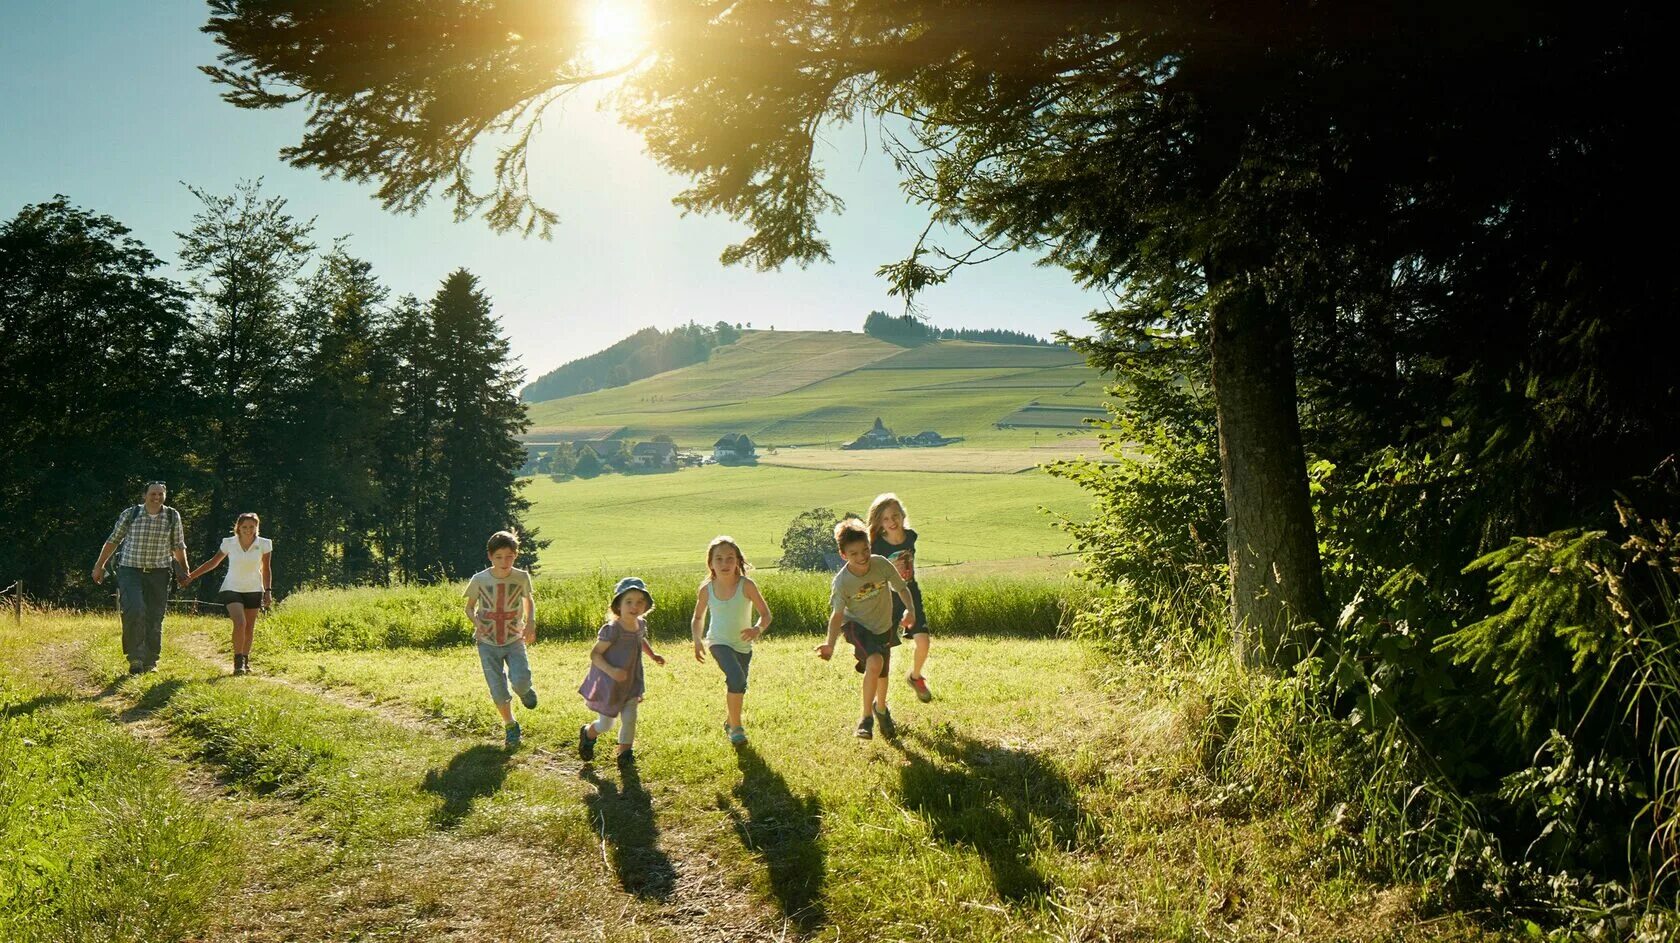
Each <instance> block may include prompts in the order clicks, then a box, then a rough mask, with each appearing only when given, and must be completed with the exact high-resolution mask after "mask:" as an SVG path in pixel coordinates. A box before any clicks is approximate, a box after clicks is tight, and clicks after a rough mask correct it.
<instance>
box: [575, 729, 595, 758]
mask: <svg viewBox="0 0 1680 943" xmlns="http://www.w3.org/2000/svg"><path fill="white" fill-rule="evenodd" d="M578 756H579V757H580V758H581V759H584V760H593V759H594V758H595V738H594V737H591V736H590V735H589V725H588V724H584V725H583V726H582V727H579V728H578Z"/></svg>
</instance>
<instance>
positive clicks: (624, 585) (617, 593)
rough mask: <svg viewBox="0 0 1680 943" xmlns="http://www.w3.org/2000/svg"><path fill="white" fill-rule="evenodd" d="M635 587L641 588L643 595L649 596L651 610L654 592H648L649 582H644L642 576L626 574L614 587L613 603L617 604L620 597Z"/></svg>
mask: <svg viewBox="0 0 1680 943" xmlns="http://www.w3.org/2000/svg"><path fill="white" fill-rule="evenodd" d="M633 589H639V590H641V591H642V593H643V595H645V596H647V598H648V609H649V610H650V611H651V610H652V609H653V593H650V592H648V588H647V584H646V583H644V582H642V578H641V577H639V576H626V577H625V578H624V579H621V580H619V581H618V585H617V586H614V587H613V598H612V604H613V605H614V606H617V605H618V600H619V598H620V597H622V596H623V595H624V594H625V593H628V592H629V591H631V590H633Z"/></svg>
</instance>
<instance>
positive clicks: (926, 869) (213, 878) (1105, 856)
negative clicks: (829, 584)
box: [0, 577, 1492, 943]
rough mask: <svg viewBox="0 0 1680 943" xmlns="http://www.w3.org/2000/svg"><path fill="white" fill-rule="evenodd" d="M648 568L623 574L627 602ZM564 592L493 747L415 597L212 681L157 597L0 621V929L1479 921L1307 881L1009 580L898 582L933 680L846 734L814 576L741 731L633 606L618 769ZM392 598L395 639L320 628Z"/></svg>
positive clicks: (1248, 935) (463, 651)
mask: <svg viewBox="0 0 1680 943" xmlns="http://www.w3.org/2000/svg"><path fill="white" fill-rule="evenodd" d="M673 580H675V577H673ZM688 585H689V586H690V587H691V586H692V583H691V582H690V583H688ZM766 585H767V588H768V587H769V586H770V585H771V583H770V581H769V580H768V579H767V580H766ZM667 586H669V589H667ZM680 589H681V583H680V581H678V582H672V583H669V584H665V583H661V584H656V585H655V586H654V591H655V593H656V594H657V595H659V596H660V597H661V603H662V608H661V609H660V610H656V611H655V612H656V614H659V613H661V612H666V611H667V609H669V610H677V609H680V608H686V607H683V606H680V605H679V602H680V596H681V593H680ZM599 591H600V587H591V588H589V590H588V591H587V592H585V589H584V588H583V587H571V588H568V587H565V586H560V585H545V586H544V587H543V588H542V589H541V590H540V593H539V605H540V606H541V607H542V610H543V612H544V613H545V615H548V614H551V616H550V617H548V618H545V619H544V623H545V624H544V626H543V629H542V632H541V635H542V637H541V638H540V640H539V642H538V643H537V644H536V645H535V646H533V647H532V649H531V660H532V665H533V672H534V677H535V680H536V685H537V690H538V691H539V692H541V703H540V704H539V706H538V708H537V709H536V710H534V711H521V712H520V714H521V721H522V723H523V725H524V727H525V733H526V743H525V745H524V746H523V747H521V748H520V749H519V750H518V751H515V752H508V751H506V750H504V749H503V748H502V746H501V744H500V740H499V738H498V737H497V733H498V731H497V728H498V723H497V720H496V717H495V713H494V709H493V707H492V706H491V705H490V703H489V701H488V698H487V697H486V696H485V693H484V690H483V680H482V678H481V676H480V674H479V670H478V667H477V660H476V658H475V657H474V654H473V651H472V649H471V647H470V646H469V645H468V644H466V643H465V642H464V641H463V640H462V639H461V638H460V636H459V635H451V633H449V632H448V631H445V630H443V629H437V630H433V631H430V632H428V631H427V630H426V629H425V626H426V625H428V624H430V623H433V622H436V623H442V622H445V621H446V614H447V608H448V606H449V605H451V604H452V602H453V600H451V599H448V598H447V597H448V596H449V595H450V594H449V593H448V592H446V591H445V590H443V589H436V590H395V591H391V592H376V591H372V590H363V591H354V592H349V593H301V594H296V595H294V596H292V597H290V598H288V599H286V600H285V601H284V602H283V603H282V604H281V605H280V606H279V608H278V610H277V611H276V612H275V613H274V614H273V616H272V617H271V618H268V619H266V620H265V621H264V622H263V623H261V624H259V627H258V632H257V639H258V640H257V648H256V653H255V655H254V661H255V663H256V667H257V671H258V674H257V675H255V676H252V677H246V678H234V677H230V676H228V675H227V674H226V664H227V661H228V658H227V655H226V640H225V636H226V627H225V623H224V622H223V621H222V620H218V619H213V618H208V617H184V616H172V617H171V618H170V620H169V622H168V625H167V627H166V635H165V638H166V648H167V650H166V652H165V657H164V658H163V661H162V665H161V670H160V671H159V672H158V673H156V674H150V675H143V676H138V677H128V676H125V675H124V674H123V673H122V670H123V659H122V657H121V653H120V651H119V646H118V635H119V633H118V628H117V620H116V616H115V614H114V613H111V612H99V613H89V614H80V615H78V614H55V613H31V614H28V615H26V617H25V619H24V621H23V624H22V625H21V626H14V625H12V623H11V622H10V621H9V620H8V621H6V622H4V623H3V624H0V651H4V652H5V653H6V657H5V659H4V660H3V661H0V734H3V735H0V764H3V765H0V770H3V772H4V775H3V776H0V810H3V811H4V813H5V815H4V816H3V817H0V837H4V838H5V841H4V842H0V879H3V880H0V938H3V939H6V940H8V941H10V940H14V939H15V940H25V941H30V943H33V941H36V940H41V941H46V940H53V941H94V940H146V941H159V943H164V941H177V940H200V939H216V940H257V941H281V940H315V939H347V940H348V939H362V940H375V939H377V940H413V941H420V940H428V941H430V940H452V941H480V940H483V941H488V940H580V941H581V940H607V941H620V940H651V941H667V940H669V941H687V940H762V941H769V940H802V939H811V940H827V941H841V940H858V939H869V940H884V941H897V940H936V941H943V940H951V941H959V940H960V941H1003V940H1008V941H1012V943H1014V941H1022V940H1099V939H1135V940H1185V941H1190V940H1211V939H1221V940H1227V939H1230V940H1243V939H1273V938H1277V937H1279V936H1283V937H1287V938H1290V939H1302V940H1401V939H1404V940H1437V939H1442V940H1448V939H1450V940H1470V939H1489V938H1492V937H1491V936H1489V935H1487V934H1486V933H1485V932H1484V931H1483V930H1481V929H1479V928H1478V927H1477V925H1476V924H1475V923H1474V922H1472V921H1471V920H1469V919H1468V918H1466V917H1463V916H1459V915H1454V914H1438V913H1428V912H1424V911H1421V910H1419V909H1418V907H1417V906H1416V905H1415V903H1414V902H1413V901H1414V898H1413V896H1412V893H1411V891H1410V890H1409V889H1408V888H1406V887H1404V886H1398V887H1390V886H1382V885H1377V884H1372V883H1370V882H1369V881H1366V880H1363V879H1361V878H1360V877H1359V876H1358V875H1353V874H1347V873H1343V872H1341V871H1340V870H1338V869H1337V868H1336V867H1335V865H1334V862H1335V855H1334V853H1333V850H1332V849H1333V845H1334V842H1335V840H1336V832H1335V829H1333V828H1327V827H1326V826H1325V825H1324V824H1323V823H1321V822H1320V821H1319V820H1318V818H1317V813H1316V812H1315V811H1314V810H1310V809H1295V808H1290V807H1288V806H1287V805H1284V806H1280V807H1277V808H1268V809H1255V808H1253V807H1251V806H1249V805H1247V804H1237V805H1236V806H1232V805H1230V804H1227V803H1224V802H1222V801H1221V800H1220V799H1219V797H1218V796H1217V795H1215V794H1213V793H1212V792H1211V791H1210V789H1209V787H1207V786H1206V785H1204V784H1203V783H1204V781H1203V780H1202V779H1201V778H1200V775H1199V774H1198V772H1197V770H1198V765H1197V764H1198V760H1197V756H1198V754H1197V752H1196V750H1195V748H1194V743H1195V737H1194V732H1195V730H1196V725H1197V723H1198V721H1197V719H1196V718H1197V716H1198V715H1197V713H1196V711H1197V704H1199V695H1198V694H1197V693H1196V692H1195V691H1194V690H1193V689H1192V690H1188V691H1186V690H1175V683H1173V682H1171V681H1170V679H1164V678H1160V677H1157V676H1156V675H1155V673H1154V672H1152V671H1150V670H1148V669H1147V666H1137V667H1131V666H1126V665H1123V664H1117V663H1114V662H1112V661H1111V660H1109V659H1108V658H1106V657H1104V656H1102V655H1101V654H1099V653H1098V652H1096V651H1095V650H1093V649H1089V648H1087V647H1085V646H1084V645H1082V644H1081V643H1078V642H1074V641H1070V640H1068V639H1065V638H1063V637H1060V636H1059V635H1057V634H1056V633H1055V631H1054V628H1055V627H1054V624H1053V622H1052V621H1051V620H1049V619H1042V620H1034V619H1023V620H1022V624H1021V625H1019V626H1017V627H1016V628H1015V629H1014V631H1009V632H1004V631H1002V629H1001V627H999V626H996V625H994V626H992V627H991V628H990V629H987V628H986V625H985V622H984V619H985V618H987V616H986V614H988V613H995V612H996V611H998V610H1000V609H1004V610H1007V609H1008V607H1010V606H1026V607H1028V609H1031V607H1034V606H1039V605H1042V604H1043V602H1044V599H1043V597H1042V596H1038V597H1034V596H1031V594H1029V593H1027V592H1026V590H1025V589H1024V588H1023V587H1021V586H1017V587H1015V588H1014V589H1011V588H1010V587H1009V586H993V587H991V588H990V589H987V588H984V587H979V586H976V587H973V588H971V587H970V586H969V584H967V583H964V582H955V583H951V584H948V585H938V584H935V583H932V582H930V585H929V587H928V597H929V605H930V610H932V612H933V613H934V622H935V624H936V626H937V627H938V629H939V630H940V633H941V634H940V635H939V636H938V638H937V641H936V643H935V648H934V657H933V660H932V661H931V662H930V665H929V671H928V675H929V678H930V680H931V681H932V683H933V685H934V690H935V692H936V695H937V697H936V699H935V700H934V701H933V702H932V703H930V704H920V703H918V702H917V701H916V700H915V699H914V698H913V697H910V696H909V695H910V691H909V688H908V687H907V686H905V685H904V684H903V682H902V680H899V679H898V678H896V677H895V680H894V691H893V702H894V712H895V714H896V715H897V717H898V721H899V735H898V736H897V737H896V738H891V739H888V738H882V737H877V739H875V740H873V741H859V740H857V739H855V738H853V737H852V736H851V735H850V727H851V724H852V722H853V720H855V713H856V707H857V694H858V689H857V675H856V674H855V673H854V672H853V670H852V667H851V664H850V662H849V659H848V658H847V657H846V656H845V655H844V654H843V653H842V654H840V655H837V656H836V658H835V659H834V661H832V662H829V663H824V662H822V661H820V660H819V659H817V658H816V657H815V655H814V654H813V653H812V651H811V647H812V645H813V644H814V642H815V641H816V636H815V629H814V628H813V627H810V626H808V625H805V624H803V623H804V620H803V618H802V617H798V616H796V614H795V610H797V609H798V608H799V606H800V605H801V603H800V602H799V599H800V598H802V597H804V596H807V595H811V594H813V592H815V591H820V588H817V587H815V586H814V584H813V586H803V585H798V586H796V585H793V584H792V583H789V584H788V585H786V586H783V587H782V589H781V591H780V595H772V597H771V598H772V603H773V605H775V606H776V607H777V611H778V613H779V614H781V613H783V611H784V608H785V610H786V616H787V617H786V618H785V619H779V620H778V623H777V625H776V627H775V628H774V629H773V631H772V633H771V635H770V637H769V638H768V640H767V641H765V642H764V643H762V644H760V645H759V646H758V647H757V651H756V657H755V659H754V662H753V674H752V687H751V690H750V691H749V693H748V695H747V702H746V703H747V706H746V724H747V730H748V733H749V735H750V737H751V739H750V741H749V743H748V744H747V745H746V746H744V747H741V748H734V747H731V746H730V745H729V743H728V742H727V740H726V739H725V738H724V736H723V732H722V730H721V729H720V721H721V719H722V713H723V685H722V680H721V675H720V673H719V672H718V671H717V669H716V668H715V666H713V665H711V664H709V663H707V664H700V663H696V662H695V661H694V658H693V654H692V650H691V648H690V646H689V645H688V644H687V643H686V635H687V633H686V629H681V628H679V627H678V626H673V625H672V624H671V622H670V619H669V618H666V619H663V620H661V621H659V622H657V623H656V624H655V626H654V631H653V641H654V645H655V646H656V648H657V649H658V650H660V651H661V652H662V653H663V654H664V655H665V656H666V657H667V659H668V661H667V664H666V665H665V666H664V667H662V668H661V667H655V666H653V665H651V664H650V665H649V666H648V673H649V680H648V688H649V693H648V697H647V699H646V701H645V702H644V705H643V710H642V722H641V730H640V733H639V735H638V739H637V744H636V753H637V756H638V762H637V763H636V764H635V765H634V766H633V767H630V768H627V769H619V768H618V767H616V766H615V764H613V763H611V762H602V761H597V762H595V763H593V764H585V763H582V762H581V761H579V760H578V759H577V758H576V756H575V738H576V735H577V726H578V724H579V723H581V722H582V721H583V720H585V719H586V715H585V713H584V711H583V709H582V707H581V704H580V703H579V701H578V698H577V697H576V695H575V694H573V693H572V691H573V689H574V688H575V686H576V684H577V681H578V680H579V678H580V677H581V675H582V674H583V669H584V666H585V665H586V662H587V649H588V646H589V641H588V639H587V637H586V636H587V626H588V624H589V623H588V622H587V621H586V622H584V623H582V624H580V625H576V626H569V627H568V626H567V625H564V624H562V622H561V620H562V619H563V618H565V617H563V616H562V615H561V613H562V612H563V611H564V609H565V606H566V605H567V603H566V600H568V599H570V598H572V597H576V599H577V600H578V601H579V602H578V604H579V605H581V606H584V607H585V608H587V604H588V602H589V599H588V598H586V597H591V596H595V594H596V593H598V592H599ZM1053 595H1054V594H1052V597H1053ZM668 597H674V598H668ZM942 599H943V600H944V602H943V603H940V602H939V601H940V600H942ZM595 601H596V603H597V605H598V603H599V602H600V601H602V600H601V599H600V598H596V600H595ZM936 605H943V606H945V608H944V609H938V608H934V607H935V606H936ZM399 611H407V612H409V613H410V615H409V617H408V618H410V620H411V626H413V628H411V629H410V630H408V631H407V632H406V634H404V633H401V632H360V633H358V632H343V631H337V630H328V629H324V628H320V626H322V625H324V624H325V623H327V622H328V621H330V620H333V619H336V620H338V621H339V622H340V623H342V624H345V625H359V624H364V623H379V622H380V620H382V619H383V620H386V621H390V619H391V618H392V617H391V615H390V614H391V613H394V612H399ZM671 614H674V613H668V615H671ZM589 621H593V620H592V619H591V620H589ZM679 623H680V620H679ZM971 624H972V625H974V626H977V627H979V628H980V629H981V631H977V632H970V631H967V629H968V627H969V625H971ZM311 626H315V627H316V628H311ZM417 640H419V641H417ZM901 651H902V650H901ZM896 674H897V672H895V675H896ZM607 752H609V751H607V750H603V755H604V754H606V753H607ZM1233 808H1236V809H1239V811H1228V810H1230V809H1233Z"/></svg>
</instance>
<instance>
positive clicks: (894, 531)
mask: <svg viewBox="0 0 1680 943" xmlns="http://www.w3.org/2000/svg"><path fill="white" fill-rule="evenodd" d="M867 522H868V524H869V549H870V552H871V553H875V554H878V555H880V556H883V557H886V558H887V559H888V560H889V561H891V562H892V565H893V566H894V567H896V568H897V569H898V575H899V577H900V578H902V579H903V580H904V582H906V583H908V584H909V585H910V597H911V598H912V599H913V600H914V601H915V603H916V624H915V626H914V627H913V628H910V629H907V630H905V632H904V638H905V639H906V640H913V641H914V642H915V645H916V653H915V656H914V658H913V659H912V661H911V665H910V674H909V675H908V676H906V677H905V679H904V680H906V681H908V682H909V683H910V687H912V688H914V689H915V691H916V697H917V698H918V699H919V700H921V701H922V702H923V703H927V702H928V701H931V700H933V692H932V691H929V690H928V685H927V678H925V677H923V676H922V668H923V667H924V666H925V665H926V664H927V657H928V645H929V643H930V642H932V640H933V636H932V634H931V633H930V632H929V631H928V623H927V611H926V610H925V609H923V608H922V587H921V585H920V584H918V583H917V582H916V532H915V531H914V530H911V529H910V527H909V524H910V521H909V519H908V517H907V516H906V515H905V513H904V502H902V501H900V500H899V499H898V495H896V494H893V493H892V492H888V493H886V494H883V495H880V496H878V497H877V498H876V499H875V500H874V501H873V502H872V503H871V504H870V505H869V517H868V519H867ZM903 617H904V603H902V602H900V601H899V600H898V598H897V597H896V596H895V597H893V621H894V622H897V621H898V620H899V619H902V618H903Z"/></svg>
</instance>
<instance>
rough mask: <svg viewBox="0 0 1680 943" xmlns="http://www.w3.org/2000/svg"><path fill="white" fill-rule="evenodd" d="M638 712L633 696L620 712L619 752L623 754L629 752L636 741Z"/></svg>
mask: <svg viewBox="0 0 1680 943" xmlns="http://www.w3.org/2000/svg"><path fill="white" fill-rule="evenodd" d="M636 713H637V712H636V700H635V698H631V699H630V703H628V704H626V705H624V710H622V711H620V712H619V714H618V752H619V753H621V754H622V753H629V752H630V748H631V746H633V745H634V744H635V742H636ZM602 732H603V733H605V731H602Z"/></svg>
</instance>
